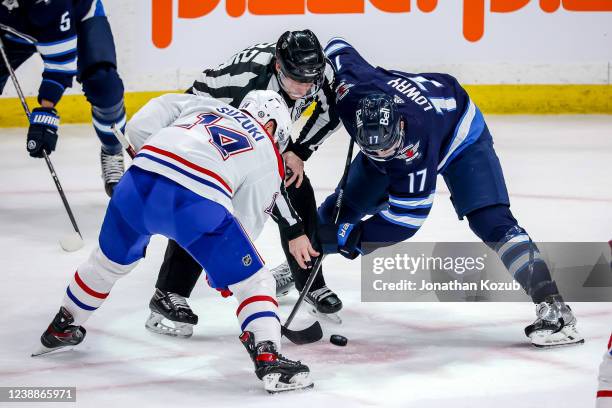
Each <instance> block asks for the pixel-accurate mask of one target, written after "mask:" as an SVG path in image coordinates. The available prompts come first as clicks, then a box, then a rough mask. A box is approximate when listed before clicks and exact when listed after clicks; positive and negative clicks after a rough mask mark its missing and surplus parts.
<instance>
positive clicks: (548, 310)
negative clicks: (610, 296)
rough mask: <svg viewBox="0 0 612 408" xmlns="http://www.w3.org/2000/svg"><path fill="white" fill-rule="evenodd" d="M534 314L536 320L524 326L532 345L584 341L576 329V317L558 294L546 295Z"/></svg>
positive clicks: (542, 345)
mask: <svg viewBox="0 0 612 408" xmlns="http://www.w3.org/2000/svg"><path fill="white" fill-rule="evenodd" d="M536 315H537V319H536V321H535V322H533V324H530V325H529V326H527V327H525V334H526V335H527V337H529V338H530V339H531V344H533V345H534V346H536V347H540V348H549V347H558V346H567V345H571V344H582V343H584V338H583V337H582V336H581V335H580V333H578V331H577V330H576V317H575V316H574V314H573V313H572V309H570V307H569V306H567V305H566V304H565V303H564V302H563V298H561V296H560V295H551V296H548V297H546V299H545V300H544V302H542V303H540V304H539V305H537V306H536Z"/></svg>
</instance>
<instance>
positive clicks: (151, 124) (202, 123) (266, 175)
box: [34, 91, 318, 392]
mask: <svg viewBox="0 0 612 408" xmlns="http://www.w3.org/2000/svg"><path fill="white" fill-rule="evenodd" d="M290 125H291V119H290V117H289V112H288V110H287V107H286V104H285V103H284V101H283V100H282V98H281V97H280V96H279V95H278V94H277V93H275V92H273V91H253V92H251V93H250V94H249V95H247V96H246V97H245V99H244V101H243V103H242V104H241V105H240V109H235V108H233V107H231V106H230V105H227V104H225V103H223V102H220V101H218V100H215V99H211V98H204V97H201V96H196V95H189V94H169V95H164V96H162V97H160V98H156V99H154V100H152V101H151V102H149V103H148V104H147V105H146V106H145V107H144V108H143V109H142V110H141V111H140V112H138V113H137V114H136V115H135V116H134V118H133V119H132V120H131V121H130V124H129V125H128V132H129V135H130V136H131V137H132V141H133V142H134V144H135V145H136V148H137V150H138V154H137V155H136V158H135V159H134V162H133V165H132V166H131V167H130V168H129V170H128V171H127V172H126V173H125V175H124V177H123V178H122V179H121V181H120V183H119V184H118V185H117V187H116V188H115V191H114V194H113V197H112V198H111V201H110V203H109V206H108V209H107V212H106V215H105V218H104V223H103V224H102V228H101V231H100V237H99V247H98V248H96V249H95V250H94V251H93V252H92V253H91V255H90V257H89V259H88V260H87V261H86V262H84V263H83V264H81V265H80V266H79V267H78V269H77V271H76V273H75V274H74V277H73V278H72V279H71V281H70V283H69V285H68V288H67V289H66V294H65V296H64V299H63V302H62V306H61V308H60V311H59V313H57V315H56V316H55V318H54V319H53V321H52V322H51V324H50V325H49V327H48V328H47V330H45V332H44V333H43V335H42V336H41V343H42V348H41V350H40V351H39V352H37V353H35V354H34V355H39V354H44V353H46V352H49V351H53V350H55V349H59V348H62V347H66V346H74V345H77V344H79V343H81V342H82V341H83V339H84V337H85V333H86V332H85V328H84V327H82V325H83V324H84V323H85V321H86V320H87V319H88V318H89V316H90V315H91V314H92V313H93V312H94V311H95V310H96V309H97V308H98V307H100V306H101V305H102V303H103V302H104V300H105V299H106V297H107V296H108V294H109V292H110V290H111V288H112V287H113V285H114V284H115V282H116V281H117V280H118V279H119V278H121V277H123V276H125V275H126V274H127V273H128V272H130V271H131V270H132V269H134V268H135V267H136V264H137V263H138V261H139V260H140V259H141V258H143V257H144V254H145V249H146V247H147V245H148V243H149V240H150V238H151V236H152V235H154V234H161V235H164V236H166V237H168V238H172V239H174V240H175V241H177V242H178V243H179V244H180V245H181V246H182V247H183V248H185V249H186V250H187V251H188V252H189V253H190V254H191V256H193V257H194V259H196V260H197V261H198V262H199V263H200V264H201V266H202V267H203V269H204V270H205V271H206V273H207V276H208V280H209V283H210V284H211V286H213V287H215V288H217V289H225V290H230V291H231V292H233V294H234V297H235V298H236V300H237V301H238V303H239V306H238V308H237V312H236V315H237V316H238V321H239V324H240V327H241V330H242V334H241V335H240V340H241V342H242V343H243V344H244V346H245V347H246V349H247V351H248V353H249V355H250V356H251V358H252V360H253V363H254V364H255V373H256V374H257V377H258V378H259V379H260V380H262V381H263V382H264V387H265V389H266V390H267V391H269V392H279V391H288V390H294V389H300V388H307V387H311V386H312V381H311V379H310V373H309V369H308V367H307V366H306V365H304V364H302V363H301V362H299V361H292V360H289V359H287V358H285V357H283V356H282V355H281V354H279V350H280V339H281V332H280V320H279V317H278V313H277V312H278V303H277V301H276V296H275V295H276V294H275V291H276V283H275V281H274V278H273V276H272V274H271V273H270V272H269V271H268V270H267V269H266V267H265V266H264V263H263V260H262V259H261V257H260V256H259V254H258V253H257V250H256V249H255V247H254V245H253V243H252V241H251V240H252V239H255V238H256V237H257V236H258V235H259V233H260V232H261V230H262V227H263V225H264V222H265V220H266V219H267V217H268V215H271V216H272V217H273V218H274V219H275V220H276V221H277V222H281V223H282V222H285V223H299V222H300V220H299V218H298V217H297V216H296V215H295V212H294V210H293V209H292V208H291V206H290V205H289V203H288V201H285V196H284V188H283V187H282V182H283V180H284V165H283V162H282V159H281V155H280V151H282V149H283V148H284V147H285V146H286V143H287V141H288V140H289V132H290ZM270 135H273V136H270ZM279 150H280V151H279ZM291 247H292V252H291V253H292V254H295V256H296V260H298V261H299V262H300V263H302V264H305V263H306V262H307V261H309V260H310V256H317V255H318V253H317V252H316V251H315V250H314V249H313V248H312V246H311V245H310V241H309V240H308V238H307V237H306V236H305V235H301V236H299V237H298V238H296V239H294V240H293V241H292V242H291Z"/></svg>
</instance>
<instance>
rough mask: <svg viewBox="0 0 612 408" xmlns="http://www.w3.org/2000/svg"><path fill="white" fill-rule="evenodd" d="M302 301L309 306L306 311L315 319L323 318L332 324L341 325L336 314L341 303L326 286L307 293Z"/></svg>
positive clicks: (340, 307) (340, 320)
mask: <svg viewBox="0 0 612 408" xmlns="http://www.w3.org/2000/svg"><path fill="white" fill-rule="evenodd" d="M304 300H305V301H306V303H308V305H309V306H310V307H309V308H308V311H309V312H310V313H311V314H312V315H313V316H315V317H317V318H320V317H322V318H325V319H327V320H329V321H330V322H332V323H335V324H341V323H342V319H341V318H340V316H338V312H339V311H340V310H342V301H341V300H340V298H339V297H338V295H336V294H335V293H334V291H332V290H331V289H329V288H328V287H327V286H323V287H322V288H320V289H316V290H312V291H310V292H308V294H307V295H306V297H304Z"/></svg>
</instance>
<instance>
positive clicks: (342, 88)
mask: <svg viewBox="0 0 612 408" xmlns="http://www.w3.org/2000/svg"><path fill="white" fill-rule="evenodd" d="M354 86H355V84H349V83H348V82H341V83H340V85H338V86H337V87H336V99H337V100H339V101H340V100H342V98H344V97H345V96H346V95H348V93H349V90H350V89H351V88H352V87H354Z"/></svg>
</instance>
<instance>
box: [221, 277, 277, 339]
mask: <svg viewBox="0 0 612 408" xmlns="http://www.w3.org/2000/svg"><path fill="white" fill-rule="evenodd" d="M230 290H231V291H232V292H233V293H234V297H235V298H236V299H237V300H238V302H239V305H238V309H236V316H238V322H239V323H240V329H241V330H242V331H251V332H253V334H254V335H255V343H259V342H261V341H267V340H269V341H272V342H274V343H275V344H276V347H277V349H278V350H279V351H280V339H281V333H280V319H279V317H278V303H277V301H276V282H275V281H274V277H273V276H272V273H271V272H270V271H269V270H268V269H267V268H265V267H264V268H262V269H260V270H259V271H258V272H256V273H255V274H253V275H251V276H250V277H249V278H247V279H245V280H243V281H241V282H238V283H236V284H234V285H230Z"/></svg>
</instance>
